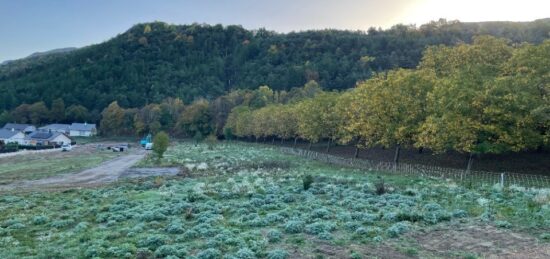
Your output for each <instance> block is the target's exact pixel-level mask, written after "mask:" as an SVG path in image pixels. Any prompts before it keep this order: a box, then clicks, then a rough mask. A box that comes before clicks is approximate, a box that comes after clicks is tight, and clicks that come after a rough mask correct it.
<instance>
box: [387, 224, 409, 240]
mask: <svg viewBox="0 0 550 259" xmlns="http://www.w3.org/2000/svg"><path fill="white" fill-rule="evenodd" d="M409 229H410V225H409V223H407V222H405V221H403V222H397V223H395V224H393V225H391V226H390V227H389V228H388V229H387V230H386V233H387V234H388V236H390V237H398V236H400V235H401V234H404V233H406V232H408V231H409Z"/></svg>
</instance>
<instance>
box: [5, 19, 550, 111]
mask: <svg viewBox="0 0 550 259" xmlns="http://www.w3.org/2000/svg"><path fill="white" fill-rule="evenodd" d="M549 32H550V20H537V21H534V22H527V23H504V22H502V23H498V22H497V23H461V22H458V21H445V20H440V21H434V22H431V23H428V24H425V25H422V26H418V27H416V26H408V25H395V26H393V27H392V28H389V29H386V30H382V29H376V28H371V29H369V30H368V31H367V32H362V31H339V30H319V31H302V32H291V33H284V34H283V33H276V32H273V31H268V30H265V29H260V30H246V29H244V28H242V27H241V26H222V25H206V24H191V25H169V24H166V23H161V22H155V23H144V24H138V25H136V26H133V27H132V28H130V29H129V30H128V31H126V32H124V33H122V34H120V35H117V36H116V37H114V38H112V39H110V40H108V41H106V42H103V43H100V44H96V45H92V46H88V47H84V48H80V49H77V50H73V51H70V52H65V53H57V54H55V55H46V56H42V57H40V58H38V59H36V58H31V59H23V60H18V61H13V62H10V63H8V64H7V65H2V66H0V89H2V91H0V113H2V112H3V110H8V111H11V110H13V109H15V108H16V107H18V106H19V105H21V104H29V105H32V104H33V103H36V102H40V101H44V104H45V105H46V106H47V107H51V106H52V104H53V101H54V100H56V99H62V100H63V101H64V103H65V105H66V106H67V107H70V106H72V105H82V106H83V107H85V108H86V109H87V110H88V111H89V113H90V116H91V118H92V119H99V118H100V116H99V115H100V113H101V111H102V110H103V109H104V108H105V107H107V106H108V105H109V104H110V103H111V102H113V101H117V102H118V104H119V105H121V106H122V107H129V108H136V107H143V106H145V105H148V104H151V103H160V102H162V101H163V100H164V99H166V98H168V97H174V98H176V97H177V98H179V99H181V100H182V101H184V102H185V103H191V102H193V101H194V100H195V99H197V98H201V97H202V98H205V99H207V100H210V101H211V100H214V99H216V98H217V97H219V96H222V95H224V94H226V93H227V92H229V91H232V90H237V89H255V88H257V87H258V86H260V85H269V86H270V88H271V89H273V90H275V91H281V90H286V91H289V90H290V89H291V88H293V87H299V86H303V85H304V84H305V83H307V82H308V81H311V80H313V81H316V82H317V83H318V84H319V85H320V86H321V87H322V88H323V89H325V90H344V89H347V88H350V87H353V86H354V85H355V84H356V82H357V81H362V80H365V79H368V78H370V77H371V76H372V75H373V74H374V73H375V72H381V71H386V70H389V69H395V68H415V67H416V66H417V65H418V64H419V62H420V60H421V58H422V52H423V51H424V49H425V48H426V47H427V46H430V45H438V44H444V45H448V46H453V45H456V44H458V43H461V42H464V43H471V42H472V37H473V36H475V35H480V34H490V35H495V36H499V37H504V38H508V39H510V40H511V41H512V42H515V43H520V42H531V43H540V42H542V41H543V40H545V39H548V35H549ZM35 108H40V107H35Z"/></svg>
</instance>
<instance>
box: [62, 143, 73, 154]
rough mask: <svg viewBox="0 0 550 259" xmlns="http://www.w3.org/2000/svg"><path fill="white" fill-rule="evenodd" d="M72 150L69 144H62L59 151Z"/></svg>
mask: <svg viewBox="0 0 550 259" xmlns="http://www.w3.org/2000/svg"><path fill="white" fill-rule="evenodd" d="M71 150H73V146H72V145H71V144H63V145H62V146H61V151H63V152H67V151H71Z"/></svg>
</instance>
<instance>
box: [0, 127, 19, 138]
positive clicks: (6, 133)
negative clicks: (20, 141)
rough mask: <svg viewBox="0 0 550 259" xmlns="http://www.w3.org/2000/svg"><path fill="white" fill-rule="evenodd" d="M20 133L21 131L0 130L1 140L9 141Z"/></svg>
mask: <svg viewBox="0 0 550 259" xmlns="http://www.w3.org/2000/svg"><path fill="white" fill-rule="evenodd" d="M18 133H20V131H17V130H16V131H12V130H11V129H0V138H1V139H9V138H11V137H13V136H15V135H17V134H18Z"/></svg>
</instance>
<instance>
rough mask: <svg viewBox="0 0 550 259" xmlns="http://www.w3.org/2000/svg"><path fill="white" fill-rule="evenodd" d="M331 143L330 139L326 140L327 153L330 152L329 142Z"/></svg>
mask: <svg viewBox="0 0 550 259" xmlns="http://www.w3.org/2000/svg"><path fill="white" fill-rule="evenodd" d="M331 141H332V139H328V143H327V153H329V152H330V142H331Z"/></svg>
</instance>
